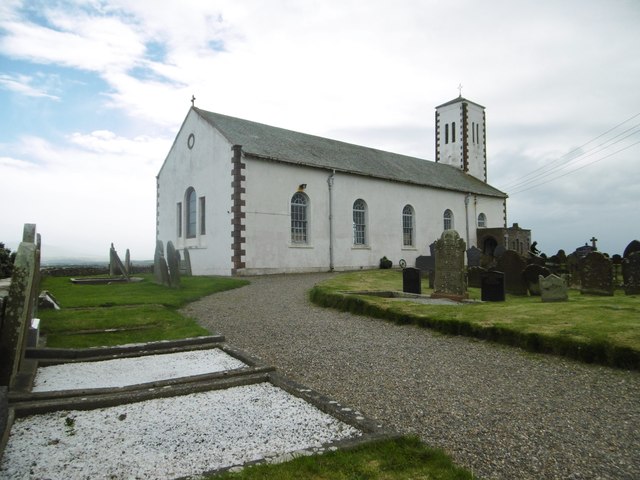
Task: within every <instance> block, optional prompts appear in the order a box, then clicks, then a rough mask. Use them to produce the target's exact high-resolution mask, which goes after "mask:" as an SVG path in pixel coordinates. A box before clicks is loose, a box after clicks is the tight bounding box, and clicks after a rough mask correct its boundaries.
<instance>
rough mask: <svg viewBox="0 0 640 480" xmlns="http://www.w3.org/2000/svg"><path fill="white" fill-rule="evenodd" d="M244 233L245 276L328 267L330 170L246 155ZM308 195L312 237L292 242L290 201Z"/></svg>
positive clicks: (325, 268)
mask: <svg viewBox="0 0 640 480" xmlns="http://www.w3.org/2000/svg"><path fill="white" fill-rule="evenodd" d="M245 164H246V170H245V177H246V181H245V186H246V191H247V195H246V200H247V201H246V208H245V213H246V220H245V224H246V231H245V238H246V242H245V246H244V248H245V251H246V255H245V263H246V269H245V271H244V272H242V273H244V274H264V273H282V272H303V271H307V272H308V271H326V270H328V269H329V236H328V231H329V219H328V211H329V207H328V205H329V187H328V184H327V178H328V177H329V172H327V171H324V170H319V169H314V168H308V167H300V166H293V165H288V164H284V163H279V162H270V161H265V160H256V159H252V158H250V157H249V158H246V159H245ZM300 185H305V188H304V190H301V191H302V192H303V193H304V194H305V195H306V196H307V197H308V199H309V205H308V207H307V212H308V219H309V223H308V241H307V243H306V244H294V243H292V242H291V216H290V212H291V199H292V197H293V195H294V194H295V193H296V192H297V191H298V190H299V188H300Z"/></svg>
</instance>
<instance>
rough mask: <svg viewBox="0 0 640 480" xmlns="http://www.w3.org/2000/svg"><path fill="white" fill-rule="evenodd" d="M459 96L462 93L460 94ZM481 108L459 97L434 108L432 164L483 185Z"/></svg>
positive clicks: (484, 160) (484, 152) (484, 146)
mask: <svg viewBox="0 0 640 480" xmlns="http://www.w3.org/2000/svg"><path fill="white" fill-rule="evenodd" d="M461 93H462V92H461ZM485 120H486V119H485V112H484V107H483V106H482V105H479V104H477V103H474V102H471V101H469V100H467V99H466V98H464V97H463V96H462V94H461V95H460V96H458V98H456V99H454V100H451V101H450V102H447V103H443V104H442V105H439V106H437V107H436V162H438V163H444V164H447V165H452V166H454V167H456V168H459V169H460V170H462V171H463V172H466V173H468V174H469V175H473V176H474V177H476V178H479V179H480V180H482V181H483V182H486V181H487V143H486V140H487V136H486V121H485Z"/></svg>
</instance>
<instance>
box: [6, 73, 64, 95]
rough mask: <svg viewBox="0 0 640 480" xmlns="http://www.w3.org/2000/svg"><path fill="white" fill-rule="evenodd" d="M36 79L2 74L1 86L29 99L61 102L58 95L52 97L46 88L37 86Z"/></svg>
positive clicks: (27, 76)
mask: <svg viewBox="0 0 640 480" xmlns="http://www.w3.org/2000/svg"><path fill="white" fill-rule="evenodd" d="M36 81H37V80H36V79H34V78H33V77H31V76H29V75H20V74H18V75H10V74H4V73H2V74H0V86H1V87H3V88H5V89H7V90H11V91H13V92H16V93H19V94H21V95H25V96H27V97H44V98H50V99H51V100H60V97H58V96H57V95H52V94H50V93H48V92H47V91H46V89H45V88H43V87H40V86H35V85H33V83H36Z"/></svg>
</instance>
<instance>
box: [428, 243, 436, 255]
mask: <svg viewBox="0 0 640 480" xmlns="http://www.w3.org/2000/svg"><path fill="white" fill-rule="evenodd" d="M436 241H437V240H436ZM429 254H430V255H431V256H432V257H435V256H436V242H433V243H431V244H429Z"/></svg>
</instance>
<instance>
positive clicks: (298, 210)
mask: <svg viewBox="0 0 640 480" xmlns="http://www.w3.org/2000/svg"><path fill="white" fill-rule="evenodd" d="M308 207H309V197H307V196H306V195H305V194H304V193H301V192H297V193H296V194H294V195H293V197H291V243H296V244H304V243H308V241H309V232H308V226H309V219H308V218H309V217H308V213H309V212H308V211H307V210H308Z"/></svg>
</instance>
